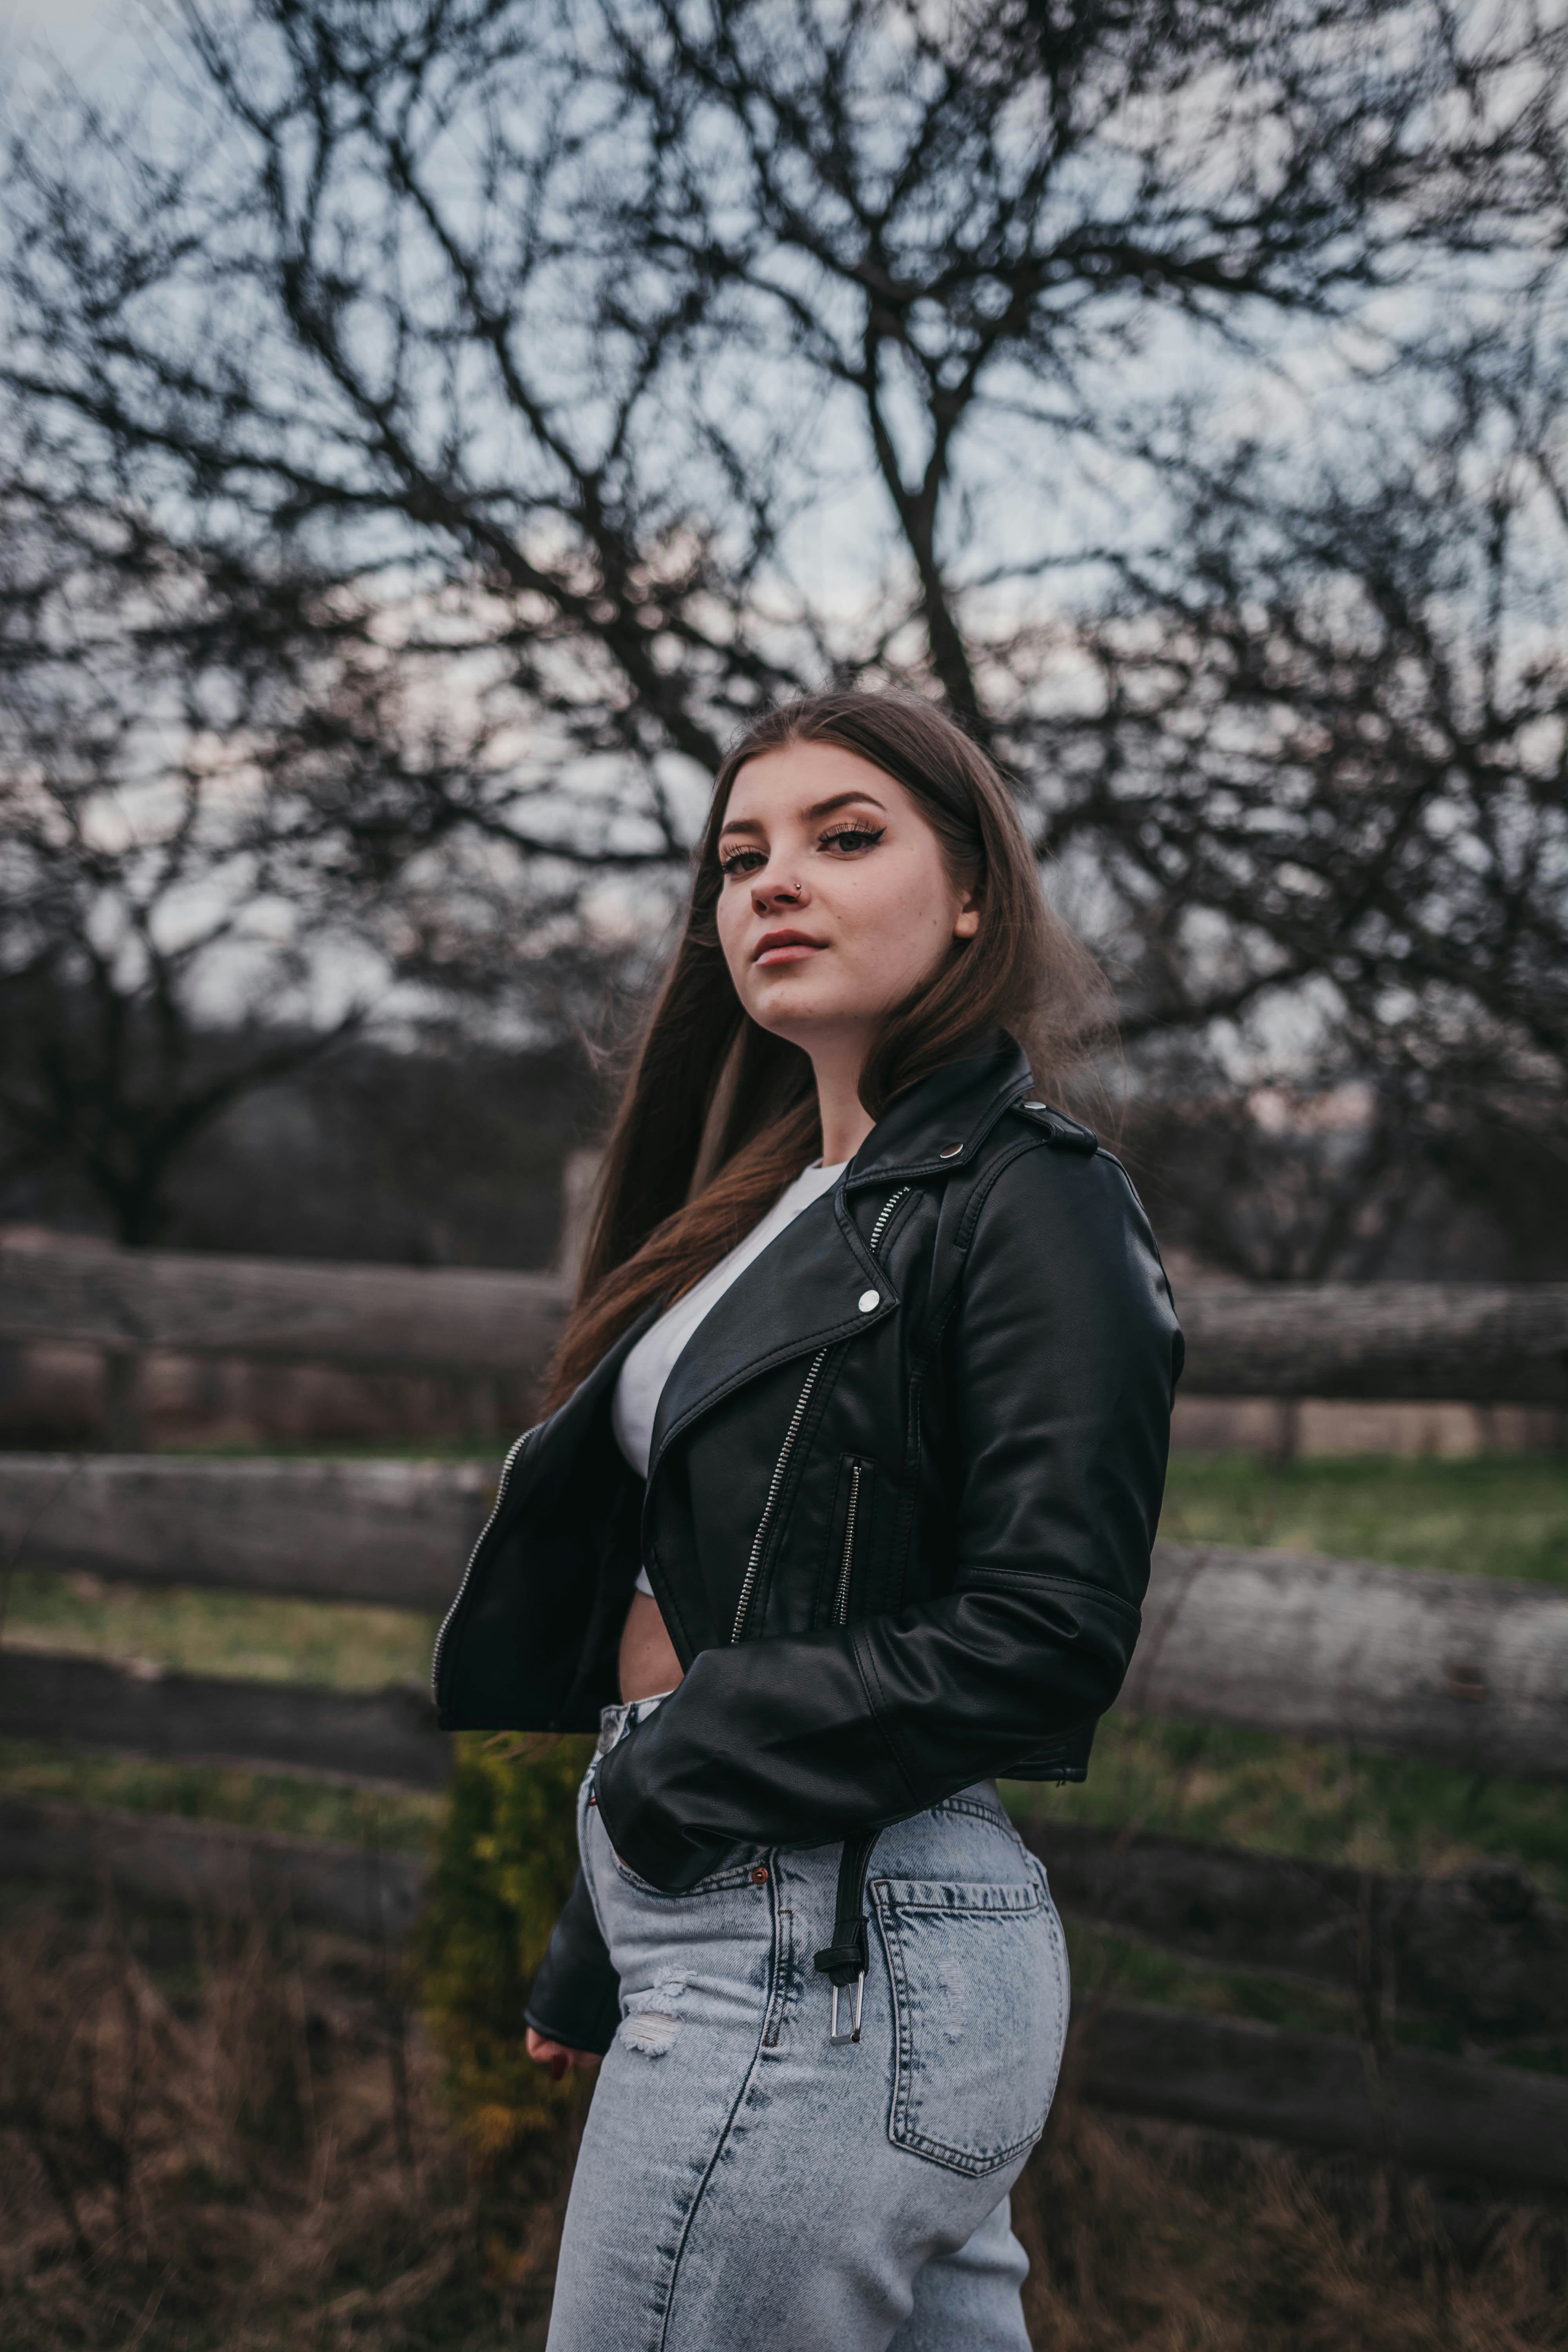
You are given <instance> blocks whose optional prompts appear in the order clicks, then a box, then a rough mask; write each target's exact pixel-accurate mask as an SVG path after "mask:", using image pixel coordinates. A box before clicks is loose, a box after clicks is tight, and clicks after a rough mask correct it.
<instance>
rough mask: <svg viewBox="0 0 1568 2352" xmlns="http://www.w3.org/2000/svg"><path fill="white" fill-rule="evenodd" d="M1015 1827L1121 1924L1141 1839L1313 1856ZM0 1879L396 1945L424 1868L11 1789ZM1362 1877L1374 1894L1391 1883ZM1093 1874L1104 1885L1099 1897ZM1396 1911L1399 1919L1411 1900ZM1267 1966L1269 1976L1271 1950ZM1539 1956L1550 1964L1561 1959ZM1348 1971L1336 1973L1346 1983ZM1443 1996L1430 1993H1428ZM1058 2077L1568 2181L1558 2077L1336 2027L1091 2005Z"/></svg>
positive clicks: (1219, 2117)
mask: <svg viewBox="0 0 1568 2352" xmlns="http://www.w3.org/2000/svg"><path fill="white" fill-rule="evenodd" d="M1026 1834H1027V1835H1028V1838H1029V1842H1030V1843H1031V1844H1033V1845H1034V1846H1035V1848H1036V1850H1037V1852H1039V1853H1042V1854H1043V1855H1044V1856H1045V1857H1046V1859H1047V1864H1048V1866H1049V1868H1050V1871H1051V1877H1052V1884H1053V1887H1054V1889H1055V1892H1056V1894H1057V1897H1058V1902H1059V1903H1060V1904H1061V1906H1062V1907H1063V1909H1064V1910H1066V1911H1068V1914H1069V1916H1070V1915H1071V1914H1072V1913H1073V1912H1074V1911H1079V1912H1083V1913H1087V1915H1088V1916H1093V1917H1099V1916H1108V1917H1109V1918H1110V1919H1111V1921H1112V1923H1113V1924H1120V1925H1123V1926H1127V1925H1131V1924H1132V1922H1131V1920H1130V1919H1129V1917H1128V1916H1127V1914H1128V1910H1129V1898H1128V1895H1127V1893H1126V1888H1127V1885H1128V1884H1129V1883H1131V1885H1132V1886H1133V1887H1134V1889H1136V1888H1137V1886H1138V1885H1140V1883H1141V1881H1142V1878H1143V1875H1144V1874H1143V1871H1142V1864H1144V1863H1145V1862H1147V1861H1148V1860H1149V1859H1150V1850H1151V1849H1152V1847H1154V1846H1156V1845H1157V1846H1159V1847H1161V1848H1162V1849H1163V1850H1164V1851H1163V1855H1162V1857H1161V1858H1162V1860H1163V1862H1164V1863H1165V1864H1168V1865H1177V1866H1179V1865H1181V1864H1185V1866H1186V1869H1187V1873H1188V1875H1189V1880H1190V1883H1191V1884H1192V1885H1194V1886H1196V1887H1199V1888H1201V1889H1202V1895H1201V1896H1200V1897H1197V1898H1194V1900H1195V1901H1201V1900H1206V1899H1209V1898H1212V1897H1214V1896H1215V1895H1216V1894H1219V1893H1221V1892H1230V1893H1234V1891H1235V1886H1236V1882H1235V1880H1234V1878H1232V1879H1230V1880H1227V1881H1226V1883H1225V1886H1224V1888H1223V1889H1222V1888H1221V1887H1220V1885H1218V1884H1217V1883H1216V1882H1215V1879H1214V1877H1213V1875H1212V1869H1209V1868H1207V1867H1206V1863H1205V1858H1209V1859H1212V1862H1213V1863H1214V1864H1217V1865H1218V1866H1221V1867H1225V1868H1231V1867H1233V1866H1234V1865H1236V1864H1240V1865H1241V1866H1242V1869H1243V1872H1244V1873H1245V1872H1246V1871H1247V1870H1249V1869H1250V1870H1252V1871H1254V1872H1257V1873H1258V1877H1257V1878H1256V1880H1255V1882H1254V1883H1253V1884H1252V1885H1251V1886H1250V1887H1247V1885H1243V1890H1242V1898H1241V1899H1242V1900H1243V1902H1244V1903H1246V1902H1248V1901H1254V1902H1255V1901H1256V1899H1257V1897H1258V1893H1259V1891H1260V1890H1261V1889H1263V1888H1264V1887H1266V1886H1268V1885H1270V1884H1271V1882H1270V1879H1269V1876H1268V1874H1269V1873H1270V1872H1273V1871H1278V1870H1280V1869H1284V1870H1290V1871H1295V1870H1297V1869H1298V1868H1300V1870H1301V1871H1302V1872H1303V1873H1304V1874H1305V1877H1304V1879H1303V1884H1306V1883H1309V1882H1310V1877H1311V1874H1312V1872H1313V1870H1314V1869H1315V1867H1316V1866H1315V1865H1295V1864H1275V1863H1274V1862H1273V1861H1272V1860H1271V1858H1269V1857H1266V1856H1259V1855H1253V1854H1234V1853H1227V1852H1225V1851H1224V1850H1222V1849H1215V1848H1205V1847H1201V1846H1195V1845H1192V1844H1184V1842H1183V1841H1181V1840H1177V1839H1167V1840H1161V1841H1150V1840H1135V1841H1131V1842H1127V1841H1111V1840H1109V1839H1108V1840H1107V1841H1106V1843H1107V1845H1110V1844H1114V1845H1115V1847H1116V1853H1115V1860H1116V1865H1117V1867H1116V1873H1115V1884H1114V1885H1112V1882H1111V1880H1110V1877H1106V1878H1102V1879H1090V1880H1087V1881H1086V1880H1085V1877H1084V1873H1085V1870H1086V1868H1087V1869H1089V1870H1093V1869H1094V1868H1095V1867H1096V1865H1097V1864H1098V1862H1099V1861H1100V1859H1102V1858H1103V1854H1102V1851H1101V1850H1100V1848H1098V1847H1097V1845H1096V1843H1095V1841H1096V1840H1097V1839H1098V1837H1099V1835H1100V1833H1099V1832H1084V1831H1079V1830H1076V1829H1069V1828H1068V1825H1066V1824H1063V1823H1060V1822H1058V1823H1053V1824H1050V1825H1048V1826H1046V1825H1040V1824H1032V1825H1030V1828H1029V1830H1028V1831H1027V1832H1026ZM0 1874H3V1875H5V1876H6V1877H9V1878H32V1879H38V1880H44V1881H48V1882H53V1883H56V1884H58V1883H60V1882H62V1881H63V1882H68V1883H69V1882H75V1883H77V1884H81V1883H84V1882H85V1883H87V1884H92V1883H94V1882H100V1883H104V1884H107V1885H110V1886H112V1887H113V1888H114V1889H115V1891H116V1892H117V1893H119V1894H121V1895H132V1896H134V1897H135V1898H137V1899H138V1900H141V1901H144V1902H153V1903H163V1904H177V1905H195V1906H198V1907H200V1908H203V1909H207V1910H215V1911H219V1912H238V1913H241V1914H246V1913H250V1912H256V1911H260V1912H263V1913H266V1912H269V1911H272V1910H274V1909H277V1908H283V1909H287V1910H288V1911H289V1912H290V1913H291V1914H292V1915H293V1916H295V1917H296V1918H298V1919H300V1921H302V1922H304V1923H307V1924H311V1925H316V1926H321V1927H329V1928H332V1929H335V1930H337V1931H338V1932H339V1933H345V1934H349V1935H356V1936H369V1937H373V1938H379V1937H387V1938H388V1939H393V1940H395V1938H396V1937H399V1936H400V1935H402V1934H403V1933H404V1932H405V1930H406V1928H407V1927H408V1926H409V1925H410V1924H411V1922H412V1921H413V1919H414V1917H415V1916H416V1912H417V1909H418V1906H419V1902H420V1898H421V1895H422V1892H423V1885H424V1875H425V1874H424V1865H423V1864H421V1863H420V1862H419V1861H418V1860H417V1859H416V1857H414V1856H412V1855H409V1854H405V1853H387V1852H385V1851H384V1850H381V1849H377V1848H375V1847H374V1846H352V1845H346V1844H342V1843H331V1842H329V1841H327V1840H325V1839H316V1838H300V1837H285V1836H280V1835H279V1834H277V1833H276V1832H260V1831H242V1830H234V1829H229V1828H227V1827H226V1826H224V1825H222V1824H220V1823H217V1822H184V1821H173V1820H160V1819H158V1818H156V1817H153V1816H149V1815H147V1814H138V1813H124V1812H110V1811H107V1810H105V1809H100V1808H98V1807H95V1806H87V1805H71V1804H64V1803H59V1802H50V1801H47V1800H38V1799H25V1798H0ZM1343 1875H1344V1876H1345V1877H1347V1878H1349V1877H1353V1876H1354V1875H1355V1874H1353V1873H1345V1874H1343ZM1172 1885H1173V1881H1172V1876H1171V1871H1170V1869H1169V1868H1167V1869H1165V1870H1163V1871H1156V1872H1155V1873H1154V1874H1152V1876H1151V1877H1150V1878H1149V1880H1148V1885H1147V1890H1146V1891H1147V1892H1148V1893H1149V1894H1150V1895H1152V1898H1153V1904H1152V1914H1151V1913H1149V1910H1148V1906H1145V1911H1146V1918H1145V1924H1147V1918H1148V1916H1152V1918H1153V1925H1154V1931H1155V1932H1154V1934H1153V1936H1152V1940H1154V1941H1156V1942H1168V1943H1171V1944H1173V1946H1174V1948H1189V1943H1188V1941H1186V1940H1184V1938H1190V1934H1191V1922H1190V1921H1184V1920H1183V1919H1182V1917H1181V1916H1179V1915H1178V1912H1177V1910H1176V1908H1175V1907H1174V1906H1173V1905H1172V1903H1171V1902H1170V1900H1169V1896H1170V1894H1171V1891H1172ZM1400 1885H1401V1882H1397V1881H1384V1882H1375V1881H1374V1882H1373V1886H1374V1889H1375V1888H1378V1887H1381V1888H1383V1889H1384V1890H1390V1889H1394V1888H1398V1887H1399V1886H1400ZM1097 1887H1099V1888H1101V1889H1103V1891H1104V1893H1105V1894H1108V1895H1110V1907H1109V1909H1107V1908H1106V1907H1105V1906H1104V1903H1103V1900H1102V1895H1101V1894H1100V1893H1097V1892H1096V1891H1095V1890H1096V1888H1097ZM1444 1893H1445V1890H1441V1889H1435V1888H1428V1889H1426V1890H1422V1891H1420V1892H1416V1891H1415V1890H1413V1889H1412V1890H1407V1891H1406V1893H1405V1895H1403V1896H1401V1897H1398V1898H1395V1897H1394V1895H1391V1894H1390V1893H1388V1892H1386V1891H1385V1892H1384V1893H1383V1894H1382V1895H1374V1898H1373V1899H1374V1907H1376V1908H1377V1909H1379V1910H1380V1911H1385V1912H1387V1913H1389V1915H1390V1916H1397V1913H1398V1903H1399V1901H1400V1900H1404V1901H1405V1902H1406V1903H1409V1904H1414V1905H1415V1906H1416V1907H1417V1908H1418V1907H1419V1906H1420V1904H1421V1902H1422V1901H1424V1900H1425V1901H1426V1903H1427V1905H1428V1906H1431V1904H1432V1900H1433V1898H1434V1897H1436V1898H1437V1902H1436V1914H1434V1913H1433V1911H1432V1910H1431V1909H1430V1907H1429V1908H1428V1912H1427V1915H1426V1916H1429V1917H1430V1916H1439V1917H1442V1916H1447V1915H1444V1914H1443V1907H1442V1899H1443V1895H1444ZM1299 1895H1300V1889H1298V1896H1299ZM1080 1896H1086V1897H1087V1899H1086V1900H1080V1899H1079V1897H1080ZM1133 1903H1134V1906H1135V1904H1136V1896H1135V1895H1134V1898H1133ZM1537 1907H1538V1911H1539V1909H1540V1906H1537ZM1298 1908H1299V1904H1298ZM1409 1916H1410V1917H1411V1919H1412V1922H1413V1921H1414V1917H1415V1914H1414V1912H1412V1913H1411V1914H1410V1915H1409ZM1449 1924H1450V1925H1451V1921H1450V1922H1449ZM1537 1926H1538V1929H1539V1931H1540V1934H1541V1936H1542V1937H1543V1939H1544V1945H1552V1948H1553V1949H1554V1950H1555V1951H1556V1952H1557V1953H1559V1954H1560V1952H1561V1950H1562V1948H1563V1933H1564V1927H1565V1926H1568V1921H1565V1919H1564V1916H1563V1914H1561V1913H1553V1914H1551V1915H1550V1916H1545V1917H1544V1918H1538V1921H1537ZM1552 1939H1555V1943H1554V1944H1552ZM1544 1945H1543V1948H1544ZM1319 1951H1320V1956H1322V1957H1327V1956H1329V1955H1330V1947H1329V1946H1328V1945H1326V1944H1325V1945H1322V1946H1321V1947H1319ZM1210 1957H1213V1955H1210ZM1339 1957H1340V1958H1343V1954H1341V1955H1340V1956H1339ZM1478 1957H1480V1958H1483V1959H1484V1958H1486V1957H1487V1955H1485V1954H1481V1955H1479V1956H1478ZM1539 1957H1540V1956H1539V1955H1538V1954H1535V1953H1532V1952H1531V1951H1530V1950H1528V1949H1526V1948H1525V1945H1524V1941H1523V1939H1521V1937H1517V1936H1516V1937H1515V1938H1514V1944H1513V1948H1512V1949H1511V1950H1505V1951H1504V1952H1503V1953H1502V1955H1501V1958H1502V1965H1503V1967H1504V1969H1511V1970H1512V1971H1513V1981H1514V1982H1515V1983H1516V1985H1517V1984H1518V1983H1520V1982H1521V1981H1523V1982H1524V1983H1525V1984H1526V1985H1527V1987H1528V1990H1526V1993H1525V1996H1524V1999H1525V2004H1526V2012H1527V2013H1529V2014H1531V2015H1536V2014H1539V2013H1540V2011H1541V2003H1542V2000H1544V2003H1545V2005H1546V2006H1547V2007H1550V2006H1551V2005H1552V2002H1553V2001H1559V2002H1560V2000H1561V1999H1562V1996H1563V1986H1562V1982H1561V1979H1560V1977H1559V1979H1558V1981H1557V1982H1556V1983H1555V1985H1554V1984H1553V1983H1552V1981H1551V1979H1545V1980H1544V1981H1542V1979H1539V1978H1538V1977H1537V1976H1534V1975H1532V1974H1531V1969H1532V1967H1533V1965H1534V1962H1535V1960H1536V1959H1537V1958H1539ZM1267 1965H1268V1966H1269V1967H1270V1968H1271V1969H1272V1967H1273V1966H1274V1965H1275V1963H1274V1961H1273V1960H1272V1959H1270V1960H1269V1961H1268V1963H1267ZM1550 1965H1551V1966H1552V1968H1554V1969H1555V1968H1557V1967H1558V1966H1559V1962H1558V1961H1556V1960H1552V1962H1551V1963H1550ZM1336 1969H1337V1963H1336ZM1520 1969H1522V1970H1523V1972H1524V1973H1523V1977H1522V1979H1521V1977H1520V1975H1519V1973H1518V1972H1519V1970H1520ZM1293 1972H1295V1973H1300V1970H1299V1969H1298V1970H1295V1971H1293ZM1354 1974H1355V1970H1354V1969H1353V1968H1352V1981H1353V1979H1354ZM1471 1997H1479V1998H1481V1999H1483V2000H1484V1998H1485V1995H1484V1993H1482V1992H1481V1990H1480V1982H1479V1976H1478V1978H1477V1979H1476V1980H1475V1982H1474V1983H1473V1984H1472V1986H1471V1989H1470V1993H1469V1994H1468V1995H1467V1998H1471ZM1446 2001H1447V1990H1444V1991H1443V1993H1442V2000H1441V2001H1440V2003H1439V2006H1441V2005H1442V2002H1446ZM1532 2002H1533V2003H1535V2004H1536V2006H1535V2007H1534V2008H1531V2007H1530V2004H1531V2003H1532ZM1068 2080H1069V2082H1070V2083H1071V2084H1072V2085H1073V2087H1075V2088H1076V2089H1077V2090H1078V2092H1079V2095H1082V2096H1085V2097H1087V2098H1089V2100H1090V2101H1091V2102H1092V2103H1093V2104H1095V2105H1101V2106H1106V2107H1111V2108H1122V2109H1126V2110H1128V2111H1130V2112H1131V2113H1132V2114H1135V2115H1162V2116H1172V2117H1173V2118H1174V2119H1175V2120H1177V2121H1180V2122H1184V2123H1198V2124H1204V2125H1207V2126H1211V2127H1212V2128H1215V2129H1216V2130H1226V2131H1240V2132H1247V2133H1250V2134H1255V2135H1258V2136H1259V2137H1269V2138H1277V2139H1284V2140H1290V2141H1295V2142H1298V2143H1302V2144H1305V2145H1307V2146H1315V2147H1353V2148H1358V2149H1360V2150H1362V2151H1363V2153H1365V2154H1368V2155H1372V2156H1380V2157H1389V2156H1392V2157H1396V2158H1400V2159H1401V2160H1402V2161H1404V2162H1405V2163H1407V2164H1409V2165H1411V2166H1412V2167H1415V2168H1424V2169H1429V2170H1432V2171H1435V2172H1438V2173H1445V2174H1456V2175H1465V2174H1470V2175H1474V2174H1480V2175H1482V2176H1484V2177H1487V2178H1489V2179H1494V2180H1506V2181H1510V2182H1512V2183H1514V2184H1516V2185H1517V2186H1518V2187H1520V2188H1522V2189H1561V2188H1562V2186H1563V2183H1564V2181H1565V2180H1568V2084H1563V2083H1562V2082H1560V2081H1555V2080H1552V2079H1551V2078H1549V2077H1542V2076H1538V2075H1534V2074H1529V2073H1524V2072H1521V2070H1520V2069H1519V2068H1517V2067H1507V2066H1500V2065H1495V2064H1477V2063H1474V2062H1472V2061H1468V2060H1458V2059H1452V2058H1444V2057H1440V2056H1434V2055H1431V2054H1429V2053H1426V2052H1422V2051H1414V2050H1408V2049H1398V2048H1395V2049H1386V2048H1385V2049H1383V2050H1381V2051H1378V2052H1373V2050H1372V2049H1371V2048H1370V2047H1369V2046H1368V2045H1366V2044H1364V2043H1361V2042H1352V2041H1350V2040H1348V2039H1346V2038H1343V2037H1341V2036H1336V2035H1331V2034H1309V2033H1300V2032H1286V2031H1282V2030H1280V2029H1279V2028H1276V2027H1269V2026H1262V2025H1253V2024H1247V2023H1242V2022H1239V2021H1235V2020H1232V2019H1227V2018H1213V2017H1204V2016H1200V2015H1194V2013H1193V2012H1192V2011H1183V2010H1176V2009H1165V2008H1161V2009H1156V2008H1151V2007H1145V2006H1142V2005H1134V2004H1130V2003H1123V2002H1116V2001H1102V2000H1090V2001H1089V2002H1088V2003H1087V2004H1085V2005H1084V2006H1083V2008H1082V2009H1081V2010H1080V2011H1079V2017H1078V2019H1077V2021H1076V2022H1075V2027H1074V2039H1073V2048H1072V2051H1071V2053H1070V2055H1069V2063H1068Z"/></svg>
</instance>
